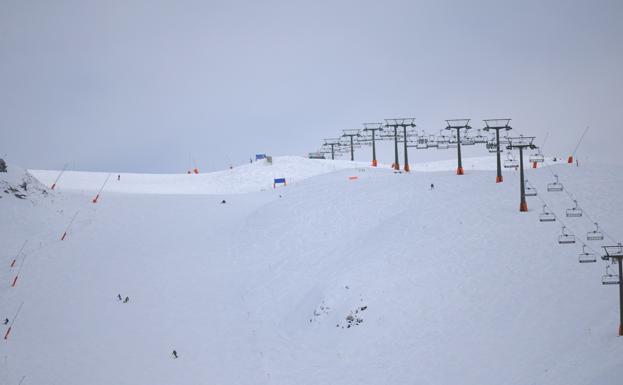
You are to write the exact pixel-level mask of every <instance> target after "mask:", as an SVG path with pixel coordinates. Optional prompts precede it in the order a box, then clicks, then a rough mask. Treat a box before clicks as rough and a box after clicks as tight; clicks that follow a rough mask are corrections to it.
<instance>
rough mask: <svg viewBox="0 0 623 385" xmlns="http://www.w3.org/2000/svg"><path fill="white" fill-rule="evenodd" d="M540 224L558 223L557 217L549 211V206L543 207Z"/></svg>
mask: <svg viewBox="0 0 623 385" xmlns="http://www.w3.org/2000/svg"><path fill="white" fill-rule="evenodd" d="M539 222H556V216H555V215H554V213H552V212H551V211H549V210H548V209H547V205H543V212H542V213H541V215H539Z"/></svg>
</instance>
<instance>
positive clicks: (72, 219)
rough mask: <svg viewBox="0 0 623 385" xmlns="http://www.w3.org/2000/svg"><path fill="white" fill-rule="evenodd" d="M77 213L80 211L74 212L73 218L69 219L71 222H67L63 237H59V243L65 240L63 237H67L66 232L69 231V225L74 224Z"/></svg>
mask: <svg viewBox="0 0 623 385" xmlns="http://www.w3.org/2000/svg"><path fill="white" fill-rule="evenodd" d="M79 212H80V210H78V211H76V213H75V214H74V216H73V217H72V218H71V221H69V224H68V225H67V228H65V232H64V233H63V236H62V237H61V241H64V240H65V237H66V236H67V232H68V231H69V228H70V227H71V225H72V224H73V223H74V220H75V219H76V217H77V216H78V213H79Z"/></svg>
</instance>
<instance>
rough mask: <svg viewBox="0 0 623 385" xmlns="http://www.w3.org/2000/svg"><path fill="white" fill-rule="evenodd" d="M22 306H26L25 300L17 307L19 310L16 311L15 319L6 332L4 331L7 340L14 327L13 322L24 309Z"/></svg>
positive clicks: (13, 320)
mask: <svg viewBox="0 0 623 385" xmlns="http://www.w3.org/2000/svg"><path fill="white" fill-rule="evenodd" d="M22 306H24V301H22V303H21V304H20V305H19V307H18V308H17V311H16V312H15V317H13V319H12V320H11V323H10V324H9V328H8V329H7V330H6V333H4V339H5V340H8V339H9V333H11V329H13V324H14V323H15V320H16V319H17V316H18V315H19V312H20V311H22Z"/></svg>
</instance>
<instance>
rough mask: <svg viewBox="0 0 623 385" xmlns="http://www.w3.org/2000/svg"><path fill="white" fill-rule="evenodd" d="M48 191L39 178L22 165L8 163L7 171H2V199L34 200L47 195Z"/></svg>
mask: <svg viewBox="0 0 623 385" xmlns="http://www.w3.org/2000/svg"><path fill="white" fill-rule="evenodd" d="M48 193H49V191H48V189H47V188H46V187H45V186H44V185H43V184H41V182H39V180H37V178H35V177H34V176H33V175H32V174H31V173H29V172H28V171H26V170H24V169H22V168H20V167H16V166H13V165H8V166H7V172H1V173H0V199H1V198H16V199H22V200H30V201H34V200H36V199H37V198H39V197H40V196H47V195H48Z"/></svg>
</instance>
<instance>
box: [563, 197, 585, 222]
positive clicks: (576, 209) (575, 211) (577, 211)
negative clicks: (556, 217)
mask: <svg viewBox="0 0 623 385" xmlns="http://www.w3.org/2000/svg"><path fill="white" fill-rule="evenodd" d="M565 215H566V216H568V217H569V218H578V217H581V216H582V209H581V208H580V206H578V201H576V200H574V201H573V207H572V208H570V209H567V210H566V211H565Z"/></svg>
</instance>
